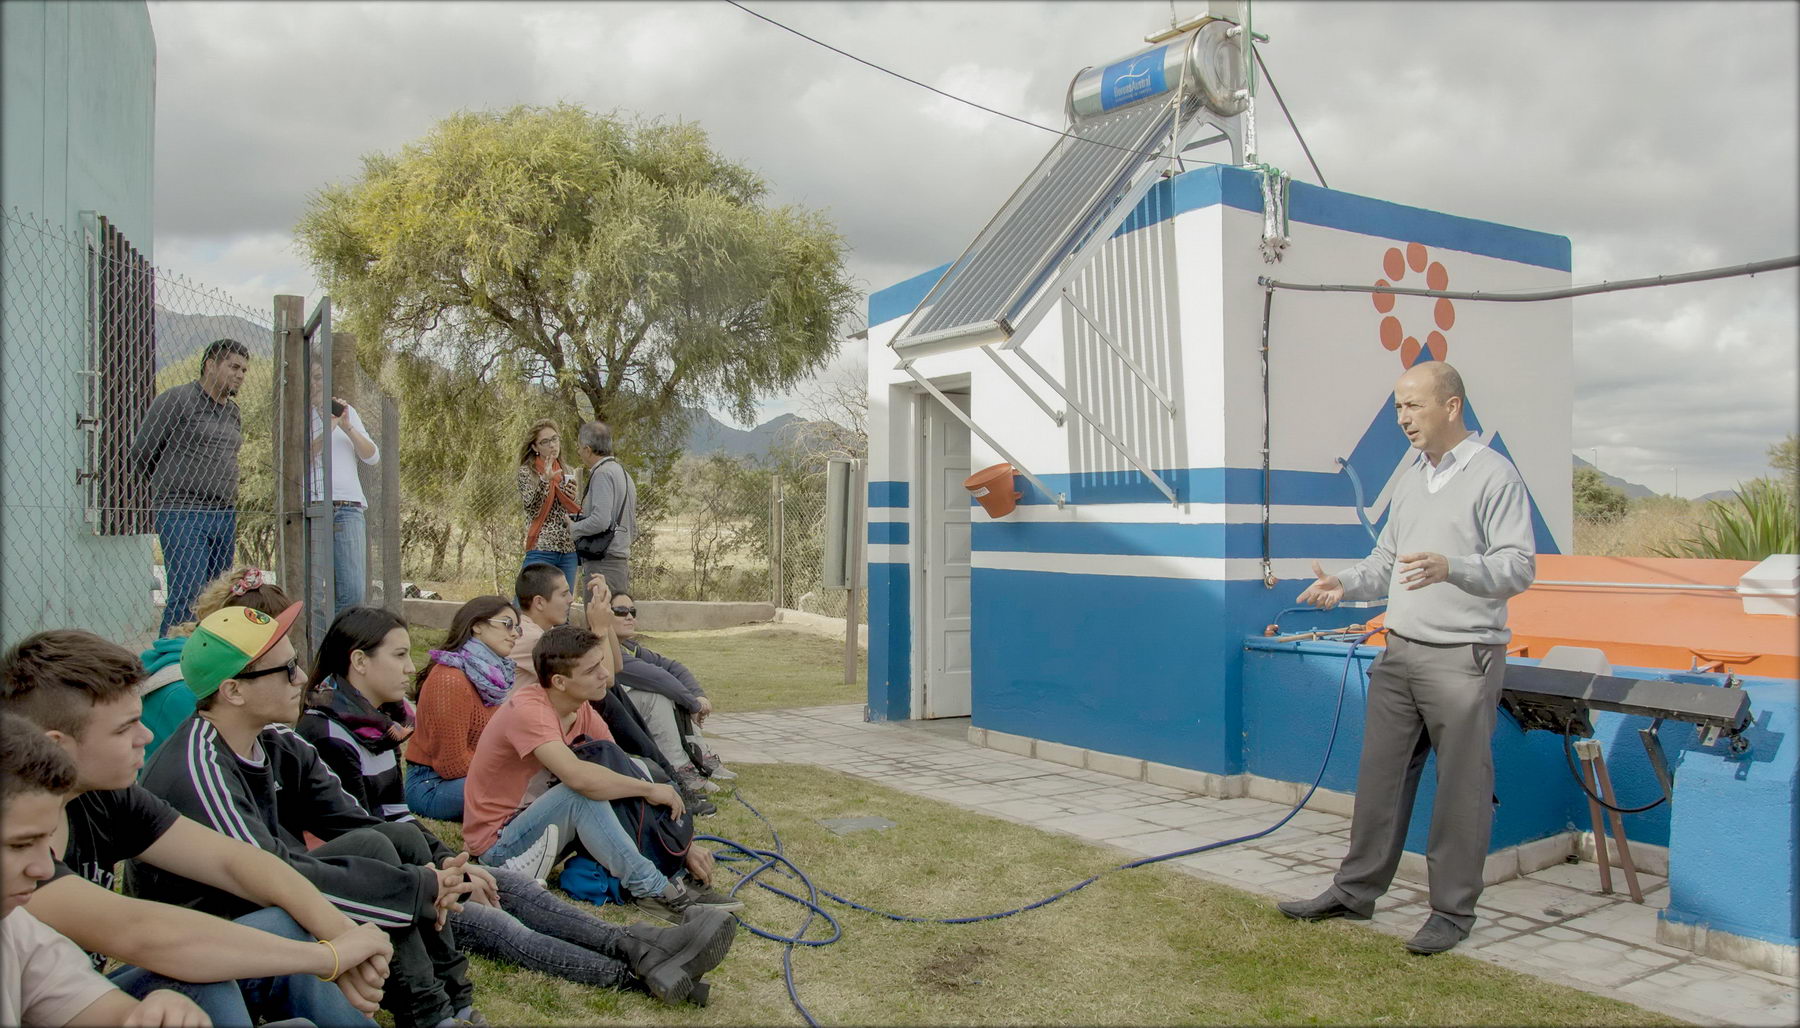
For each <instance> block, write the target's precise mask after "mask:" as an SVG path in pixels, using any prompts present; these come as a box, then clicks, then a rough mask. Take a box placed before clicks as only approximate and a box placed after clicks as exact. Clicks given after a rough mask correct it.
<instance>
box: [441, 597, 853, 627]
mask: <svg viewBox="0 0 1800 1028" xmlns="http://www.w3.org/2000/svg"><path fill="white" fill-rule="evenodd" d="M461 606H462V601H459V600H419V599H408V600H407V601H406V620H407V621H408V622H410V623H412V624H414V625H416V626H419V627H421V628H435V629H437V630H438V631H440V632H444V631H449V629H450V619H451V618H452V617H454V616H455V615H456V611H457V608H459V607H461ZM584 607H585V604H580V603H577V604H575V606H574V609H573V610H571V611H570V613H569V620H570V621H572V622H574V623H576V624H585V623H586V621H585V619H586V617H587V615H586V613H585V612H584ZM637 608H638V627H639V628H640V629H642V630H643V631H646V632H688V631H693V630H695V629H703V628H730V627H732V626H734V625H745V624H755V623H758V622H765V621H772V620H774V618H775V605H774V604H772V603H707V602H703V601H698V600H638V601H637ZM840 625H841V622H840ZM839 632H840V634H841V633H842V628H841V627H840V629H839Z"/></svg>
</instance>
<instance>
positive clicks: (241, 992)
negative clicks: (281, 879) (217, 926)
mask: <svg viewBox="0 0 1800 1028" xmlns="http://www.w3.org/2000/svg"><path fill="white" fill-rule="evenodd" d="M237 923H238V924H241V925H248V926H250V927H252V928H259V929H261V930H263V931H265V932H268V933H269V934H271V935H279V936H281V937H282V938H284V939H296V940H299V941H301V942H311V941H313V937H312V936H311V935H308V934H307V933H306V930H305V929H303V928H301V927H300V926H299V925H298V924H295V923H294V919H293V918H291V917H289V916H288V914H287V911H285V910H282V909H280V908H279V907H266V908H264V909H262V910H258V911H257V912H255V913H254V914H246V915H244V916H243V917H240V918H238V919H237ZM109 977H110V978H111V979H112V983H113V984H114V985H117V986H118V987H119V988H120V989H121V990H122V991H124V992H125V993H126V994H127V995H130V996H134V997H136V998H138V999H143V998H144V997H145V996H148V995H149V994H150V993H152V992H155V991H156V990H158V989H172V990H174V991H176V992H179V993H181V994H182V995H184V996H186V997H188V998H189V999H191V1000H193V1001H194V1003H195V1005H197V1006H198V1007H199V1008H200V1009H201V1010H204V1011H206V1016H208V1017H210V1018H212V1023H213V1024H214V1025H215V1026H217V1028H226V1026H235V1025H243V1026H244V1028H250V1026H251V1025H253V1024H255V1023H256V1022H257V1021H258V1020H268V1021H275V1020H281V1019H284V1018H291V1017H300V1018H305V1019H306V1020H308V1021H311V1022H312V1023H314V1024H316V1025H321V1026H323V1028H335V1026H337V1025H357V1026H372V1025H374V1023H375V1022H374V1021H371V1020H369V1019H368V1018H367V1017H365V1016H363V1014H362V1012H361V1011H359V1010H357V1009H356V1008H355V1007H353V1006H351V1005H350V1001H349V1000H347V999H345V998H344V994H343V992H341V991H340V990H339V989H338V987H337V986H336V985H334V984H332V983H330V982H326V981H322V980H320V979H319V978H318V977H317V976H315V975H310V974H285V975H276V976H274V977H270V978H244V979H240V980H238V981H235V982H229V981H228V982H205V983H196V982H179V981H176V980H174V979H172V978H167V977H164V976H163V975H160V974H157V973H155V972H154V971H146V970H144V969H143V968H140V967H124V968H120V969H119V970H117V971H114V972H113V973H112V974H111V975H110V976H109Z"/></svg>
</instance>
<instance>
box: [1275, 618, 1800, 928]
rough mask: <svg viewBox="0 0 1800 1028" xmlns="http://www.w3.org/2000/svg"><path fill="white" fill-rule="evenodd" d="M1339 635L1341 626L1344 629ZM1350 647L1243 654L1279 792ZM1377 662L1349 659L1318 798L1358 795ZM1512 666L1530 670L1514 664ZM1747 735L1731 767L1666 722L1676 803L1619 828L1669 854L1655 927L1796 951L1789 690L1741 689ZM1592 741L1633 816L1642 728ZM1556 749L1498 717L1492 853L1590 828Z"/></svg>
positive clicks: (1545, 736) (1642, 794) (1613, 730)
mask: <svg viewBox="0 0 1800 1028" xmlns="http://www.w3.org/2000/svg"><path fill="white" fill-rule="evenodd" d="M1339 623H1342V619H1341V617H1340V619H1339ZM1349 649H1350V648H1349V647H1348V646H1347V645H1344V644H1339V643H1326V642H1299V643H1295V642H1287V643H1277V642H1272V641H1269V640H1266V639H1248V640H1245V641H1244V690H1243V695H1244V720H1243V723H1244V738H1245V749H1244V767H1245V770H1247V771H1248V772H1250V773H1251V774H1255V775H1261V776H1263V777H1265V778H1274V779H1278V780H1282V781H1311V779H1312V776H1313V775H1315V774H1317V773H1318V769H1319V756H1320V754H1322V753H1324V752H1325V743H1326V740H1327V738H1328V736H1329V732H1330V729H1331V713H1332V709H1333V702H1332V701H1333V699H1334V698H1335V697H1336V695H1337V690H1338V684H1339V682H1340V681H1341V680H1342V677H1343V671H1344V667H1345V656H1346V654H1347V653H1348V652H1349ZM1378 652H1379V650H1376V649H1374V648H1371V647H1361V648H1359V649H1358V651H1357V653H1356V655H1355V656H1354V658H1353V665H1354V666H1353V667H1352V670H1351V672H1350V678H1349V684H1348V693H1347V695H1346V698H1345V702H1344V715H1343V723H1342V724H1341V725H1340V726H1339V729H1338V744H1337V747H1336V749H1335V750H1334V751H1333V753H1332V757H1331V763H1330V765H1329V766H1328V767H1327V768H1326V771H1325V779H1324V781H1323V783H1322V785H1323V787H1324V788H1327V789H1336V790H1339V791H1343V792H1354V791H1355V786H1356V768H1357V752H1358V749H1359V741H1360V739H1361V738H1362V727H1363V715H1362V712H1363V707H1364V700H1365V698H1366V696H1367V691H1366V684H1367V678H1366V675H1367V668H1368V664H1369V662H1370V661H1372V660H1373V659H1374V657H1375V655H1376V654H1377V653H1378ZM1511 662H1512V663H1516V664H1527V665H1530V664H1536V663H1537V661H1535V660H1525V659H1521V658H1517V657H1514V658H1512V659H1511ZM1613 674H1614V675H1617V676H1619V677H1621V678H1637V679H1649V680H1664V681H1676V682H1690V683H1694V684H1705V685H1715V686H1717V685H1721V684H1722V682H1723V676H1721V675H1696V674H1684V673H1681V672H1677V671H1664V670H1660V669H1652V668H1629V667H1615V668H1614V669H1613ZM1742 681H1743V689H1744V691H1745V692H1746V693H1747V694H1748V695H1749V696H1750V704H1751V712H1752V714H1753V715H1754V720H1755V726H1754V727H1753V728H1752V729H1750V730H1749V731H1748V732H1747V733H1746V738H1748V739H1749V741H1750V749H1749V751H1748V752H1746V753H1745V754H1743V755H1742V756H1741V757H1739V756H1733V755H1732V754H1731V752H1730V750H1729V748H1728V746H1727V745H1726V742H1725V741H1724V740H1721V741H1719V742H1718V743H1716V744H1714V745H1713V746H1710V747H1702V746H1701V745H1700V733H1699V732H1697V731H1696V730H1695V729H1694V727H1693V726H1692V725H1686V724H1681V723H1678V722H1666V723H1664V724H1663V726H1662V728H1661V729H1660V730H1659V732H1658V736H1659V738H1661V740H1662V744H1663V749H1664V752H1665V753H1666V754H1667V755H1668V761H1669V767H1670V770H1671V772H1672V773H1673V774H1674V776H1675V782H1676V792H1675V796H1676V799H1675V801H1674V802H1673V803H1665V804H1663V805H1662V806H1660V807H1657V808H1656V809H1655V810H1651V811H1646V812H1645V813H1642V814H1627V815H1625V816H1624V822H1625V830H1626V835H1627V837H1628V838H1630V839H1631V840H1632V841H1633V842H1639V843H1648V844H1652V845H1658V846H1666V847H1668V849H1669V865H1670V869H1671V877H1670V881H1669V889H1670V899H1669V906H1668V909H1667V910H1666V911H1665V912H1664V914H1663V917H1664V918H1665V919H1667V920H1671V921H1678V922H1682V923H1687V924H1699V925H1703V926H1706V927H1710V928H1713V929H1716V930H1720V931H1725V932H1729V933H1731V934H1733V935H1742V936H1746V937H1749V938H1753V939H1761V940H1764V941H1767V942H1774V943H1779V944H1782V945H1787V946H1792V945H1795V944H1796V941H1797V939H1796V936H1797V931H1800V906H1797V904H1800V896H1797V895H1796V891H1795V871H1794V854H1795V853H1796V852H1797V849H1796V844H1797V843H1800V831H1797V828H1796V824H1797V818H1800V813H1797V812H1800V806H1797V805H1796V802H1795V799H1796V796H1797V795H1800V791H1797V790H1800V766H1797V760H1796V754H1797V753H1800V746H1797V745H1796V740H1795V739H1794V728H1795V720H1796V695H1795V683H1794V682H1793V681H1791V680H1786V679H1777V678H1745V679H1743V680H1742ZM1593 723H1594V738H1595V739H1597V740H1599V741H1600V743H1601V745H1602V746H1603V748H1604V749H1605V751H1606V763H1607V767H1608V769H1609V771H1610V773H1611V777H1612V780H1613V786H1614V788H1615V790H1616V795H1617V797H1618V803H1619V805H1620V806H1639V805H1641V804H1643V803H1647V802H1649V801H1650V800H1652V799H1654V798H1655V797H1656V796H1657V795H1658V791H1659V790H1658V786H1657V783H1656V779H1655V777H1654V775H1653V774H1652V773H1651V771H1650V767H1649V762H1648V760H1647V759H1646V758H1645V757H1644V751H1643V747H1642V745H1641V744H1640V743H1639V741H1638V734H1637V733H1638V729H1640V728H1648V727H1649V726H1650V724H1651V722H1650V720H1649V719H1648V718H1641V717H1627V716H1624V715H1620V714H1607V713H1596V714H1595V715H1594V716H1593ZM1567 759H1568V758H1567V757H1566V756H1565V755H1564V753H1563V746H1562V737H1561V736H1558V735H1553V734H1551V733H1549V732H1543V731H1537V732H1521V731H1520V730H1519V728H1518V726H1517V725H1516V724H1514V723H1513V722H1512V721H1511V719H1510V718H1508V717H1506V716H1505V715H1504V714H1503V715H1502V716H1501V718H1500V727H1499V729H1498V730H1497V731H1496V732H1495V733H1494V768H1495V775H1496V780H1495V793H1496V794H1497V795H1498V796H1499V798H1500V807H1499V809H1498V810H1497V811H1496V812H1495V817H1494V840H1493V848H1494V849H1496V850H1498V849H1503V848H1505V847H1508V846H1516V845H1518V844H1520V843H1525V842H1530V841H1532V840H1534V839H1543V838H1548V837H1550V836H1553V835H1556V834H1558V833H1561V832H1566V831H1570V830H1586V829H1588V828H1589V827H1591V822H1590V820H1589V816H1588V808H1587V798H1586V797H1585V796H1584V795H1583V794H1582V792H1581V790H1580V789H1579V788H1578V787H1577V786H1576V785H1575V782H1574V780H1573V778H1572V777H1571V775H1570V773H1569V770H1568V765H1567ZM1435 783H1436V775H1435V772H1434V770H1433V769H1432V768H1431V767H1430V765H1429V764H1428V766H1427V770H1426V772H1425V775H1424V777H1423V780H1422V781H1421V782H1420V785H1419V799H1418V805H1417V807H1416V808H1415V809H1414V812H1413V820H1412V825H1411V828H1410V830H1409V831H1408V833H1407V838H1406V848H1407V849H1408V850H1411V851H1413V852H1415V853H1423V852H1424V851H1425V838H1426V831H1427V829H1428V827H1429V825H1430V810H1431V802H1432V797H1433V795H1434V794H1435V791H1436V788H1435Z"/></svg>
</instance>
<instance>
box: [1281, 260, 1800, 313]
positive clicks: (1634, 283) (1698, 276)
mask: <svg viewBox="0 0 1800 1028" xmlns="http://www.w3.org/2000/svg"><path fill="white" fill-rule="evenodd" d="M1796 266H1800V255H1795V256H1793V257H1774V258H1770V259H1769V260H1766V261H1752V262H1750V263H1749V264H1734V265H1731V266H1730V267H1724V268H1707V269H1705V270H1703V271H1684V272H1682V273H1680V274H1678V275H1653V276H1651V277H1649V278H1633V279H1625V280H1622V281H1619V282H1600V283H1597V284H1595V285H1586V286H1569V287H1568V288H1566V289H1538V290H1533V291H1530V292H1523V293H1483V292H1479V291H1477V292H1472V293H1464V292H1454V291H1451V290H1448V289H1408V288H1406V287H1403V286H1365V285H1349V284H1329V285H1328V284H1321V283H1313V282H1278V281H1276V280H1275V279H1272V278H1269V277H1267V276H1259V277H1258V278H1257V280H1256V284H1257V285H1260V286H1262V287H1264V288H1266V289H1294V290H1298V291H1300V292H1306V293H1392V294H1394V295H1395V296H1435V297H1439V298H1441V299H1445V300H1491V301H1494V302H1497V303H1529V302H1533V301H1537V300H1564V299H1567V298H1569V297H1571V296H1589V295H1592V294H1594V293H1615V292H1618V291H1619V290H1622V289H1648V288H1650V287H1651V286H1674V285H1681V284H1682V283H1685V282H1709V281H1711V280H1713V279H1719V278H1736V277H1738V276H1740V275H1756V274H1760V273H1762V272H1765V271H1780V270H1781V269H1783V268H1792V267H1796Z"/></svg>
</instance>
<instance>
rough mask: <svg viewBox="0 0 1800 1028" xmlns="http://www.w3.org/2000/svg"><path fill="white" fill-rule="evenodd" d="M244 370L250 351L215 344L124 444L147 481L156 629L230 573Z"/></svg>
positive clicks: (177, 619)
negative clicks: (158, 553)
mask: <svg viewBox="0 0 1800 1028" xmlns="http://www.w3.org/2000/svg"><path fill="white" fill-rule="evenodd" d="M249 370H250V350H249V348H248V347H246V346H245V345H244V344H243V343H240V342H238V341H237V340H235V339H215V340H213V341H212V342H211V343H210V344H208V345H207V347H206V352H205V353H203V354H201V356H200V377H199V378H198V379H196V380H195V381H193V382H189V383H187V384H186V385H178V386H175V387H173V388H171V389H166V390H164V391H163V392H162V393H161V394H159V395H158V396H157V397H156V399H154V400H152V401H151V402H150V410H149V411H148V412H147V413H146V414H145V415H144V421H143V423H142V424H141V425H139V426H138V432H137V436H136V437H135V438H133V439H132V441H131V452H130V460H131V465H132V467H133V468H134V469H135V470H136V471H137V473H138V474H139V475H142V476H143V477H144V478H146V479H148V480H149V482H150V503H151V506H152V509H153V511H154V513H155V519H156V534H157V537H158V538H159V539H161V540H162V554H163V577H164V578H165V579H166V582H165V588H164V590H163V615H162V627H161V629H160V631H159V632H158V633H157V634H158V635H159V636H161V635H168V634H169V629H170V628H173V627H174V626H176V625H179V624H181V623H182V622H184V621H187V620H188V619H189V618H191V617H193V606H194V597H195V596H196V595H198V594H199V592H200V589H201V587H202V586H204V585H205V584H206V583H208V582H210V581H212V580H213V579H214V578H217V577H218V576H220V575H222V574H224V573H225V570H226V569H227V568H229V567H231V558H232V554H233V553H234V552H236V549H237V488H238V449H239V447H241V446H242V445H243V442H244V428H243V417H242V412H240V411H239V410H238V405H237V400H236V399H235V397H236V396H237V394H238V391H239V390H241V389H242V388H243V387H244V375H245V374H246V373H247V372H248V371H249Z"/></svg>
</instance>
